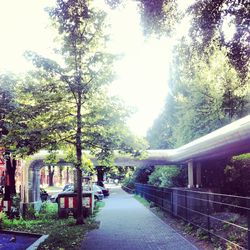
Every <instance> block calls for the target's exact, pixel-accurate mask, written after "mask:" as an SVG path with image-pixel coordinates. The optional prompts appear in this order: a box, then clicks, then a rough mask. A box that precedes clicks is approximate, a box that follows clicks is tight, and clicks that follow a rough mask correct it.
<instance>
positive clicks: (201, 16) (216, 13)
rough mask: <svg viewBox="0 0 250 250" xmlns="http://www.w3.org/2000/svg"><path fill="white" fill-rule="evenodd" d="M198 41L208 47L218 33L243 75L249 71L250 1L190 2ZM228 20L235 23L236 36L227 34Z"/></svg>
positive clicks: (229, 55)
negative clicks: (225, 25) (224, 28)
mask: <svg viewBox="0 0 250 250" xmlns="http://www.w3.org/2000/svg"><path fill="white" fill-rule="evenodd" d="M188 12H189V13H191V14H192V16H193V20H192V28H191V30H190V33H191V36H192V39H193V41H194V45H195V46H196V47H197V48H199V49H200V51H204V50H205V48H207V46H209V45H210V44H211V42H213V39H214V37H216V36H218V41H219V43H220V45H221V46H224V47H226V48H227V56H228V57H229V59H230V62H231V63H232V65H234V67H235V69H236V70H237V72H239V74H240V76H241V78H242V79H244V78H245V77H246V75H247V73H248V70H249V68H248V64H249V55H250V46H249V39H250V31H249V25H250V3H249V1H234V0H199V1H196V2H195V3H194V4H193V5H192V6H190V8H189V10H188ZM224 22H228V23H229V24H231V26H235V33H234V34H233V38H232V39H226V38H225V32H224V30H223V24H224ZM201 40H202V42H200V41H201Z"/></svg>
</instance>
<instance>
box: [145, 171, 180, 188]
mask: <svg viewBox="0 0 250 250" xmlns="http://www.w3.org/2000/svg"><path fill="white" fill-rule="evenodd" d="M179 173H180V170H179V168H178V167H176V166H162V167H156V169H155V170H154V171H153V172H152V173H151V175H150V176H149V180H148V183H149V184H151V185H154V186H158V187H172V186H173V178H174V177H176V176H177V175H178V174H179Z"/></svg>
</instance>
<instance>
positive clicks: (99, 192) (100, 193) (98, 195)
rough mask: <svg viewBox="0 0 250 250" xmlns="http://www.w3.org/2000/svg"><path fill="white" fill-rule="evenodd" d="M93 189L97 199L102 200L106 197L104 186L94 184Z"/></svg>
mask: <svg viewBox="0 0 250 250" xmlns="http://www.w3.org/2000/svg"><path fill="white" fill-rule="evenodd" d="M93 191H94V197H95V199H97V200H99V201H100V200H102V199H103V198H104V194H103V191H102V188H101V187H100V186H97V185H96V184H93Z"/></svg>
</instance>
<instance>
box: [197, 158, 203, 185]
mask: <svg viewBox="0 0 250 250" xmlns="http://www.w3.org/2000/svg"><path fill="white" fill-rule="evenodd" d="M196 187H197V188H200V187H202V183H201V163H200V162H197V164H196Z"/></svg>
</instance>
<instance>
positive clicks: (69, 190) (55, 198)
mask: <svg viewBox="0 0 250 250" xmlns="http://www.w3.org/2000/svg"><path fill="white" fill-rule="evenodd" d="M63 189H64V191H62V192H60V193H58V194H55V195H52V196H51V198H50V200H51V202H58V195H59V194H62V193H74V185H69V186H68V187H67V188H63ZM83 191H90V189H89V188H88V187H87V186H86V187H83ZM93 191H94V198H95V199H97V200H102V199H103V198H104V194H103V192H102V189H101V187H99V186H97V185H95V184H94V185H93Z"/></svg>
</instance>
